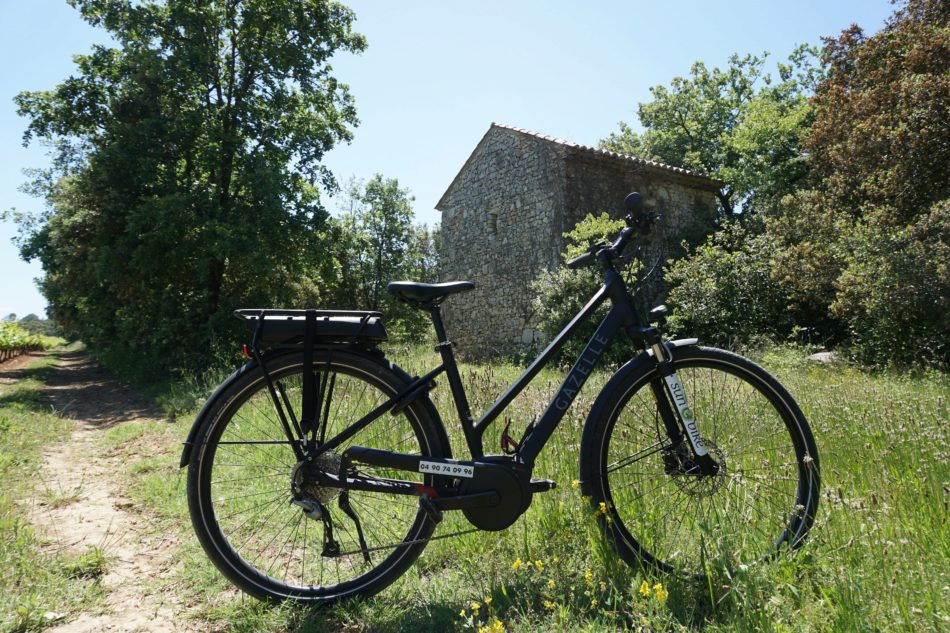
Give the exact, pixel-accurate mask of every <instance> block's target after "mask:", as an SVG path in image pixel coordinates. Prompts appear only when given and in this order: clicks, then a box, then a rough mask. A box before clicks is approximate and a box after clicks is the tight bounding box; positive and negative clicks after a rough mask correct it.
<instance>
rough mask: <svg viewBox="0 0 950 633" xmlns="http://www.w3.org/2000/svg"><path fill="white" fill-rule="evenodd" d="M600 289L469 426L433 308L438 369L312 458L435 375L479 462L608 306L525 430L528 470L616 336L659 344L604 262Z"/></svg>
mask: <svg viewBox="0 0 950 633" xmlns="http://www.w3.org/2000/svg"><path fill="white" fill-rule="evenodd" d="M605 264H606V265H605V267H604V275H605V279H604V284H603V286H601V288H600V289H599V290H598V291H597V292H596V293H595V294H594V296H593V297H591V299H590V300H589V301H588V302H587V304H586V305H585V306H584V307H583V308H582V309H581V311H580V312H579V313H578V314H577V315H576V316H575V317H574V318H573V319H572V320H571V322H570V323H568V324H567V325H566V326H565V327H564V329H563V330H561V332H560V333H559V334H558V335H557V336H556V337H554V340H552V341H551V342H550V343H549V344H548V346H547V347H546V348H545V349H544V350H543V351H542V352H541V353H540V354H539V355H538V357H537V358H535V359H534V361H532V362H531V364H530V365H529V366H528V367H527V369H525V371H524V373H522V374H521V376H519V377H518V379H517V380H515V382H514V383H513V384H512V385H511V386H510V387H509V388H508V389H507V390H506V391H505V392H504V393H503V394H502V395H501V396H499V398H498V400H496V401H495V403H494V404H492V406H491V407H489V408H488V410H487V411H485V413H484V414H483V415H482V417H481V418H480V419H479V420H478V421H477V422H475V421H473V419H472V415H471V411H470V409H469V405H468V399H467V397H466V395H465V388H464V386H463V384H462V379H461V376H460V375H459V371H458V365H457V364H456V361H455V356H454V354H453V352H452V344H451V343H450V342H449V341H448V339H447V336H446V333H445V328H444V326H443V324H442V317H441V312H440V309H439V307H438V306H433V307H432V308H431V315H432V321H433V325H434V326H435V330H436V335H437V337H438V340H439V344H438V347H437V349H438V350H439V352H440V354H441V356H442V364H441V365H439V366H438V367H436V368H435V369H433V370H432V371H430V372H429V373H427V374H425V375H424V376H421V377H419V378H415V379H414V380H413V381H412V382H411V383H410V384H409V385H408V386H407V387H406V388H405V389H403V390H402V391H401V392H399V393H398V394H397V395H395V396H393V397H392V398H390V399H389V400H387V401H386V402H384V403H382V404H380V405H379V406H377V407H376V408H375V409H373V410H372V411H370V412H369V413H367V414H366V415H365V416H363V417H362V418H361V419H360V420H358V421H356V422H354V423H353V424H351V425H350V426H348V427H347V428H346V429H344V430H343V431H342V432H340V433H339V434H337V435H336V436H335V437H333V438H332V439H330V440H329V441H327V442H325V443H324V444H322V445H320V446H319V447H317V448H316V451H315V454H314V457H315V456H316V455H319V454H320V453H323V452H326V451H329V450H332V449H334V448H336V447H338V446H339V445H341V444H342V443H343V442H345V441H346V440H348V439H349V438H351V437H353V436H354V435H356V434H357V433H358V432H359V431H360V430H361V429H363V428H365V427H366V426H367V425H369V424H370V423H372V422H373V421H374V420H376V419H377V418H379V417H380V416H382V415H383V414H384V413H386V412H387V411H390V410H393V411H394V413H395V412H398V411H399V410H400V409H401V408H402V407H404V406H406V405H407V404H408V403H409V402H411V401H412V400H414V399H415V398H416V397H419V396H421V395H423V394H425V393H427V392H428V391H429V390H430V389H431V388H432V387H433V386H434V383H433V382H432V381H433V379H434V378H435V377H436V376H438V375H439V374H441V373H443V372H445V374H446V378H447V379H448V382H449V387H450V388H451V390H452V397H453V400H454V401H455V406H456V409H457V411H458V416H459V422H460V423H461V426H462V430H463V432H464V434H465V439H466V443H467V444H468V449H469V452H470V454H471V456H472V459H473V460H478V459H479V458H481V457H484V455H485V454H484V451H483V446H482V438H483V436H484V434H485V431H486V430H487V429H488V427H489V426H490V425H491V423H492V422H494V421H495V419H497V418H498V416H499V415H500V414H501V412H502V411H504V410H505V408H506V407H507V406H508V405H509V404H511V401H512V400H514V399H515V398H516V397H517V396H518V394H520V393H521V391H522V390H523V389H524V388H525V387H526V386H527V385H528V383H530V382H531V380H532V379H533V378H534V377H535V376H536V375H537V374H538V372H540V371H541V369H542V368H543V367H544V366H545V365H546V364H547V363H548V362H549V361H550V360H551V358H552V357H553V356H554V354H556V353H557V351H558V350H559V349H560V348H561V347H562V346H563V345H564V342H565V341H566V340H567V339H568V338H569V337H570V336H571V335H572V334H573V333H574V332H575V331H576V330H577V329H578V328H579V327H580V326H581V325H582V324H583V323H585V322H586V321H587V320H588V319H589V318H590V317H591V315H593V314H594V312H596V311H597V309H598V308H599V307H600V306H601V305H602V304H603V303H604V301H606V300H607V299H610V300H611V302H612V306H611V309H610V310H609V311H608V313H607V315H606V316H605V317H604V319H603V321H601V323H600V326H599V327H598V328H597V331H596V332H594V335H593V336H592V337H591V338H590V340H589V341H588V342H587V346H586V347H585V348H584V350H583V351H582V352H581V354H580V356H579V357H578V358H577V360H576V361H575V362H574V365H573V366H572V367H571V369H570V371H569V372H568V373H567V376H565V378H564V381H563V382H562V383H561V386H560V388H559V389H558V390H557V392H556V393H555V394H554V397H553V399H552V400H551V402H550V404H549V405H548V407H547V409H546V410H545V411H544V413H543V414H542V415H541V417H540V418H539V419H538V420H537V422H536V423H535V424H533V425H531V426H530V427H529V430H528V431H527V432H526V435H525V437H524V438H522V442H521V443H520V446H519V448H518V450H517V453H516V454H517V457H518V459H519V460H520V461H522V462H523V463H524V464H526V465H528V466H529V467H532V466H533V465H534V461H535V459H536V458H537V456H538V455H539V454H540V453H541V450H542V449H543V448H544V445H545V444H546V443H547V441H548V440H549V439H550V437H551V435H552V434H553V433H554V430H555V429H556V428H557V426H558V424H560V422H561V420H562V419H563V417H564V414H565V413H566V412H567V410H568V408H569V407H570V406H571V403H572V402H574V399H575V398H576V397H577V394H578V392H579V391H580V390H581V388H582V387H583V386H584V383H586V382H587V378H588V377H589V376H590V374H591V372H592V371H593V369H594V368H595V367H596V366H597V364H598V363H599V362H600V359H601V357H602V356H603V353H604V351H605V350H606V349H607V347H608V345H609V344H610V343H611V341H613V339H614V337H615V336H616V335H617V331H618V330H619V329H620V328H621V327H623V328H625V330H626V332H627V335H628V336H629V337H630V339H631V342H632V343H633V344H634V345H635V346H636V347H637V349H638V350H639V351H643V350H644V349H646V347H647V346H652V345H654V344H658V343H659V342H660V337H659V332H658V331H657V330H656V328H654V327H649V326H646V327H645V326H644V325H643V324H642V322H641V320H640V319H639V317H638V315H637V313H636V310H635V309H634V306H633V302H632V300H631V298H630V295H629V294H628V293H627V287H626V283H625V282H624V280H623V277H621V275H620V274H619V273H618V272H617V271H616V270H615V269H614V268H613V266H612V265H610V263H609V262H605Z"/></svg>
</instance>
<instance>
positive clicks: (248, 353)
mask: <svg viewBox="0 0 950 633" xmlns="http://www.w3.org/2000/svg"><path fill="white" fill-rule="evenodd" d="M241 353H242V354H244V358H247V359H248V360H250V358H251V353H250V352H249V351H247V343H245V344H244V345H242V346H241Z"/></svg>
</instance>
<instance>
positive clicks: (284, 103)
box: [16, 0, 365, 371]
mask: <svg viewBox="0 0 950 633" xmlns="http://www.w3.org/2000/svg"><path fill="white" fill-rule="evenodd" d="M72 4H73V5H74V6H75V7H76V8H77V9H78V10H79V12H80V14H81V16H82V17H83V19H85V20H86V21H87V22H89V23H90V24H92V25H94V26H99V27H102V28H104V29H106V30H107V31H108V32H109V34H110V35H111V36H112V38H113V39H114V41H115V42H116V45H115V47H109V46H96V47H94V49H93V51H92V52H91V53H89V54H86V55H79V56H77V57H76V58H75V59H76V63H77V72H76V74H74V75H73V76H71V77H69V78H68V79H66V80H65V81H64V82H62V83H61V84H60V85H59V86H57V87H56V88H54V89H53V90H50V91H43V92H25V93H21V94H20V95H19V96H18V97H17V98H16V102H17V105H18V107H19V112H20V114H22V115H23V116H25V117H27V118H28V120H29V126H28V129H27V132H26V134H25V141H26V142H29V141H31V140H33V139H43V140H46V141H49V142H51V143H52V147H53V149H54V154H53V159H54V161H53V167H52V168H51V169H50V170H48V171H45V172H42V173H38V174H36V178H35V180H34V181H33V183H32V184H31V185H30V188H31V189H32V191H33V193H35V194H36V195H38V196H41V197H43V198H45V200H46V201H47V205H48V208H47V211H46V212H45V213H43V214H40V215H34V216H27V217H21V218H20V219H21V224H22V227H23V235H22V241H21V248H22V253H23V255H24V256H25V257H26V258H28V259H33V258H36V259H39V260H40V261H41V262H42V264H43V268H44V270H45V278H44V279H43V281H42V283H41V289H42V291H43V293H44V295H45V296H46V298H47V300H48V301H49V305H50V314H51V316H53V317H54V318H55V319H56V320H57V321H58V322H59V323H60V324H61V325H62V326H63V327H64V328H65V329H66V330H67V331H70V332H75V333H76V334H78V335H79V336H81V337H82V338H83V339H84V340H85V341H86V342H88V343H90V344H91V345H93V346H94V347H96V348H98V349H99V350H100V351H101V352H103V353H105V354H106V355H107V356H108V355H113V356H120V357H123V358H127V359H131V360H134V361H135V364H137V365H139V366H140V367H142V366H150V367H151V368H153V369H154V370H156V371H164V370H165V369H167V368H169V367H175V366H178V367H181V366H197V365H201V364H203V363H206V362H207V361H208V357H209V353H210V352H212V351H213V349H214V347H215V344H216V343H221V342H222V341H226V340H227V339H228V336H227V333H228V331H229V327H230V322H231V319H230V318H229V315H230V313H231V311H232V310H233V309H235V308H237V307H248V306H251V307H253V306H259V305H273V304H281V305H287V306H296V305H301V304H302V303H304V301H305V300H307V299H308V298H310V297H312V295H313V294H314V293H317V294H319V293H320V292H321V290H322V288H321V285H320V284H319V283H315V282H313V281H311V280H312V279H313V278H316V277H318V274H319V272H320V270H321V267H322V266H326V265H327V261H328V255H327V253H328V250H329V249H328V248H327V244H328V240H329V234H330V230H329V227H328V221H327V219H328V214H327V213H326V211H325V209H324V207H323V204H322V203H321V200H320V194H319V189H318V187H321V186H322V187H324V188H327V189H332V188H333V187H334V181H333V177H332V175H331V174H330V173H329V172H328V171H327V170H326V168H325V167H324V166H323V165H322V164H321V159H322V157H323V156H324V154H325V153H326V152H327V151H328V150H329V149H330V148H332V147H333V146H334V145H335V144H336V143H337V142H339V141H345V140H348V139H349V138H350V136H351V132H350V127H351V126H352V125H355V124H356V121H357V120H356V113H355V110H354V106H353V101H352V99H351V97H350V95H349V92H348V90H347V88H346V86H345V85H343V84H341V83H339V82H338V81H337V79H336V78H335V77H334V76H333V75H332V74H331V68H330V66H329V64H328V62H329V60H330V58H331V56H332V55H333V54H334V53H335V52H337V51H360V50H362V49H363V47H364V45H365V42H364V39H363V38H362V36H360V35H358V34H357V33H355V32H353V31H352V28H351V26H352V22H353V20H354V16H353V14H352V13H351V12H350V11H349V10H348V9H346V8H345V7H343V6H342V5H339V4H336V3H332V2H326V1H323V0H292V1H289V2H273V1H271V0H202V1H199V2H195V1H194V0H188V1H184V0H167V1H165V2H156V1H146V2H133V1H131V0H73V2H72ZM301 307H302V306H301Z"/></svg>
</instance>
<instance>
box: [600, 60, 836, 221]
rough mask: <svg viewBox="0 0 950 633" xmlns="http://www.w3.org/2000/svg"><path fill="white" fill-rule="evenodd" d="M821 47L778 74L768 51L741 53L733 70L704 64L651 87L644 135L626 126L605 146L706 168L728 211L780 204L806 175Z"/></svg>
mask: <svg viewBox="0 0 950 633" xmlns="http://www.w3.org/2000/svg"><path fill="white" fill-rule="evenodd" d="M815 54H816V52H815V51H814V50H813V49H811V48H808V47H805V46H802V47H799V48H798V49H796V50H795V52H794V53H792V55H791V56H790V57H789V59H788V63H784V64H783V63H780V64H778V77H777V78H773V77H772V75H770V74H768V73H766V72H764V68H765V62H766V59H767V57H768V55H767V54H764V55H762V56H761V57H757V56H754V55H746V56H745V57H739V56H738V55H733V56H732V57H730V58H729V66H728V67H727V68H726V69H725V70H721V69H719V68H713V69H711V70H710V69H709V68H707V67H706V65H705V64H703V63H702V62H696V63H695V64H693V67H692V68H691V69H690V76H689V77H688V78H684V77H676V78H674V79H673V80H672V81H671V82H670V85H669V86H654V87H652V88H650V92H651V94H652V96H653V100H652V101H650V102H648V103H641V104H640V106H639V110H638V113H639V117H640V122H641V124H642V125H643V127H644V128H645V132H643V134H637V133H635V132H634V131H633V130H632V129H631V128H630V126H629V125H627V124H626V123H621V124H620V131H619V132H616V133H613V134H611V135H610V136H609V137H608V138H607V139H604V140H603V141H601V147H604V148H606V149H610V150H613V151H617V152H621V153H624V154H632V155H635V156H642V157H645V158H651V159H655V160H659V161H662V162H665V163H668V164H671V165H678V166H681V167H686V168H688V169H694V170H697V171H699V172H705V173H707V174H709V175H711V176H712V177H714V178H717V179H719V180H722V181H723V183H724V184H723V187H722V189H721V190H720V191H719V193H718V197H719V203H720V210H721V212H722V213H723V216H724V217H725V218H726V219H728V218H731V217H732V216H733V215H734V214H736V213H737V212H740V211H741V212H742V217H743V218H746V219H748V218H751V217H753V216H754V212H755V211H758V210H761V209H769V208H772V207H774V206H775V205H776V204H777V202H778V200H780V199H781V197H782V196H783V195H785V194H786V193H788V192H789V191H791V190H793V189H794V187H795V186H796V184H797V183H798V182H799V181H800V180H801V179H802V178H803V177H804V176H805V174H806V168H805V164H804V161H803V160H802V157H801V147H802V137H803V136H804V134H805V133H806V132H807V130H808V125H809V123H810V122H811V119H812V115H813V106H812V105H811V103H810V102H809V100H808V96H809V94H810V92H811V90H812V88H813V87H814V85H815V83H816V82H817V81H818V80H819V79H820V77H821V72H820V71H819V70H818V69H816V68H815V66H814V61H815Z"/></svg>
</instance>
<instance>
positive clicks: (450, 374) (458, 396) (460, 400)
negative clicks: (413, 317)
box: [429, 303, 484, 457]
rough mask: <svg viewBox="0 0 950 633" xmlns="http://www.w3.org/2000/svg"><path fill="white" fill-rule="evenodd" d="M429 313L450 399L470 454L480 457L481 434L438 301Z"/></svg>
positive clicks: (430, 308)
mask: <svg viewBox="0 0 950 633" xmlns="http://www.w3.org/2000/svg"><path fill="white" fill-rule="evenodd" d="M429 314H430V315H431V317H432V325H433V326H435V336H436V338H437V339H438V344H437V345H436V349H437V350H439V354H440V355H441V356H442V365H443V366H444V367H445V376H446V377H447V378H448V379H449V387H450V388H451V389H452V399H453V400H454V401H455V408H456V410H457V411H458V414H459V420H460V421H461V422H462V430H463V431H465V439H466V441H467V442H468V447H469V450H471V452H472V456H473V457H481V456H482V455H483V454H484V452H483V450H482V436H481V434H479V433H478V432H477V431H476V430H475V422H474V420H472V411H471V409H470V408H469V405H468V398H467V397H466V395H465V387H464V386H463V385H462V377H461V375H459V369H458V365H457V364H456V363H455V352H453V351H452V342H451V341H450V340H449V337H448V336H447V335H446V333H445V325H443V323H442V309H441V308H440V307H439V304H438V303H435V304H433V305H431V306H430V307H429Z"/></svg>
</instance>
